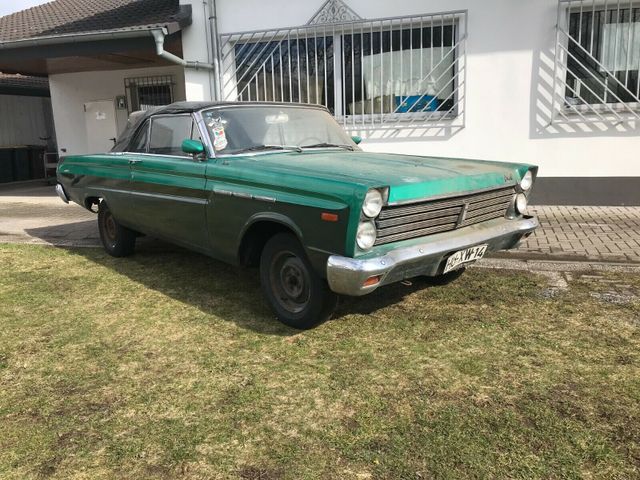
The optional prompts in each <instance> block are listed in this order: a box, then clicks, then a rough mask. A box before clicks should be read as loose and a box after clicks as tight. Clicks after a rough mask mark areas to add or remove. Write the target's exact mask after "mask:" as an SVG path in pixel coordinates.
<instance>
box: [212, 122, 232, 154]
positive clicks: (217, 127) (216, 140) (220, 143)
mask: <svg viewBox="0 0 640 480" xmlns="http://www.w3.org/2000/svg"><path fill="white" fill-rule="evenodd" d="M208 126H209V128H210V129H211V133H212V134H213V148H214V150H215V151H216V152H219V151H220V150H224V149H225V148H227V145H228V144H229V142H228V141H227V134H226V133H225V131H224V125H223V122H222V118H220V117H218V118H212V119H211V121H210V122H209V124H208Z"/></svg>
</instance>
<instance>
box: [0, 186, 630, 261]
mask: <svg viewBox="0 0 640 480" xmlns="http://www.w3.org/2000/svg"><path fill="white" fill-rule="evenodd" d="M532 210H533V211H534V213H535V214H536V215H538V217H539V219H540V223H541V228H539V229H538V230H537V231H536V233H535V234H534V235H532V236H531V237H529V239H527V241H526V242H525V243H524V244H523V245H521V247H520V248H519V249H518V250H515V251H510V252H502V253H500V254H499V255H498V256H500V257H507V258H528V259H551V260H583V261H592V262H593V261H600V262H602V261H606V262H625V263H640V207H556V206H545V207H533V208H532ZM0 242H24V243H45V244H52V245H60V246H97V245H99V244H100V242H99V237H98V229H97V225H96V216H95V214H93V213H90V212H88V211H86V210H84V209H83V208H80V207H79V206H77V205H75V204H74V205H72V204H69V205H66V204H64V203H62V201H60V199H58V197H57V196H56V195H55V193H54V191H53V187H42V186H35V185H34V186H27V187H20V188H15V187H14V188H7V187H4V188H0Z"/></svg>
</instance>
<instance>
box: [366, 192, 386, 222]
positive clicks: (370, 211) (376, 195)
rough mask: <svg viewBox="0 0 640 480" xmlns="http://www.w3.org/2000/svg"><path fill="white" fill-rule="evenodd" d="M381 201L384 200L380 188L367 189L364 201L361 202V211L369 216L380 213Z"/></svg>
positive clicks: (373, 216) (372, 216) (375, 215)
mask: <svg viewBox="0 0 640 480" xmlns="http://www.w3.org/2000/svg"><path fill="white" fill-rule="evenodd" d="M383 203H384V200H383V199H382V194H381V193H380V190H375V189H372V190H369V191H368V192H367V195H366V196H365V197H364V203H363V204H362V213H364V214H365V215H366V216H367V217H369V218H375V217H377V216H378V215H379V214H380V210H382V204H383Z"/></svg>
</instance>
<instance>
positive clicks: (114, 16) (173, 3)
mask: <svg viewBox="0 0 640 480" xmlns="http://www.w3.org/2000/svg"><path fill="white" fill-rule="evenodd" d="M181 20H184V13H183V11H182V10H181V9H180V5H179V0H54V1H52V2H49V3H45V4H43V5H39V6H37V7H33V8H29V9H27V10H22V11H20V12H16V13H13V14H11V15H6V16H4V17H0V43H3V42H13V41H17V40H24V39H30V38H37V37H46V36H53V35H64V34H74V33H87V32H95V31H103V30H118V29H130V28H150V27H153V26H163V25H165V24H167V23H169V22H179V21H181Z"/></svg>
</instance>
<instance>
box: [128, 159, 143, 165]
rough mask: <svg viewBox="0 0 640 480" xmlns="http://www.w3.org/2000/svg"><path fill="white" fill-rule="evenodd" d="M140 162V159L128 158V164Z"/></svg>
mask: <svg viewBox="0 0 640 480" xmlns="http://www.w3.org/2000/svg"><path fill="white" fill-rule="evenodd" d="M140 162H142V160H138V159H130V160H129V165H133V164H135V163H140Z"/></svg>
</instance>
